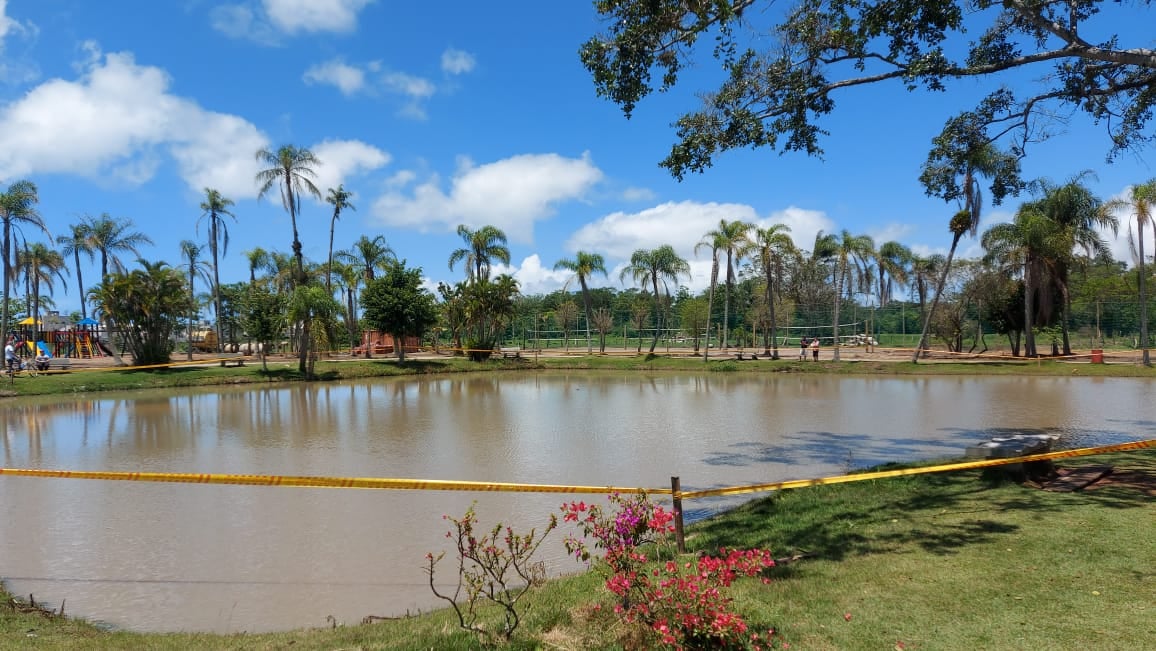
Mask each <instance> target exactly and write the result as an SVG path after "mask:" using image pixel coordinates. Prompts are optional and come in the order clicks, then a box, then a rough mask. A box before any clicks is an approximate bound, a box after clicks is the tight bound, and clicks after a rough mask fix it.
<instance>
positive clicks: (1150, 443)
mask: <svg viewBox="0 0 1156 651" xmlns="http://www.w3.org/2000/svg"><path fill="white" fill-rule="evenodd" d="M1150 447H1156V439H1149V440H1146V441H1135V442H1132V443H1121V444H1118V445H1105V446H1101V447H1096V448H1079V449H1076V450H1063V451H1061V452H1045V453H1042V454H1031V455H1027V456H1023V457H1011V458H1007V459H984V460H983V461H964V462H961V463H949V464H944V465H939V466H926V467H923V468H903V469H901V470H880V471H877V472H864V473H860V474H857V475H838V476H835V477H824V478H822V479H795V480H791V481H780V482H775V483H773V484H754V485H751V486H735V487H732V488H715V489H711V490H702V491H686V492H683V493H682V494H681V497H682V499H684V500H693V499H698V498H701V497H718V496H721V495H742V494H745V493H761V492H765V491H775V490H787V489H791V488H806V487H808V486H822V485H825V484H845V483H847V482H853V481H867V480H869V479H887V478H889V477H905V476H907V475H925V474H928V473H933V472H951V471H953V470H972V469H975V468H990V467H993V466H1002V465H1006V464H1009V463H1025V462H1029V461H1047V460H1050V459H1067V458H1070V457H1084V456H1089V455H1093V454H1106V453H1108V452H1124V451H1127V450H1140V449H1143V448H1150Z"/></svg>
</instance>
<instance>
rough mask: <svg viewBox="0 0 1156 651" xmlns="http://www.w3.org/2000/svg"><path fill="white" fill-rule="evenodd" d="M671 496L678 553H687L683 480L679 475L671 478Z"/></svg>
mask: <svg viewBox="0 0 1156 651" xmlns="http://www.w3.org/2000/svg"><path fill="white" fill-rule="evenodd" d="M670 496H671V497H672V498H674V540H675V542H676V543H677V544H678V553H680V554H685V553H686V537H685V535H684V534H683V529H682V481H681V480H679V478H678V477H671V478H670Z"/></svg>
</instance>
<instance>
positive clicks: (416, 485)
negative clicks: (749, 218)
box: [0, 439, 1156, 500]
mask: <svg viewBox="0 0 1156 651" xmlns="http://www.w3.org/2000/svg"><path fill="white" fill-rule="evenodd" d="M1150 447H1156V439H1149V440H1145V441H1135V442H1132V443H1121V444H1118V445H1105V446H1100V447H1094V448H1080V449H1076V450H1064V451H1061V452H1046V453H1043V454H1032V455H1028V456H1023V457H1011V458H1007V459H985V460H982V461H965V462H961V463H950V464H943V465H938V466H926V467H922V468H903V469H900V470H881V471H877V472H865V473H860V474H856V475H837V476H834V477H823V478H819V479H795V480H790V481H781V482H774V483H770V484H753V485H750V486H732V487H729V488H715V489H709V490H701V491H682V492H680V493H679V494H678V495H677V497H680V498H681V499H684V500H693V499H699V498H703V497H720V496H724V495H743V494H748V493H761V492H766V491H774V490H787V489H792V488H806V487H808V486H822V485H826V484H843V483H848V482H854V481H867V480H871V479H887V478H890V477H905V476H908V475H924V474H928V473H934V472H951V471H955V470H973V469H977V468H989V467H994V466H1002V465H1007V464H1012V463H1025V462H1029V461H1047V460H1052V459H1066V458H1071V457H1083V456H1091V455H1095V454H1106V453H1109V452H1126V451H1128V450H1140V449H1144V448H1150ZM5 475H6V476H11V477H36V478H42V479H99V480H106V481H147V482H164V483H177V484H226V485H234V486H293V487H297V488H365V489H378V490H456V491H488V492H510V493H588V494H598V495H605V494H608V493H631V494H636V493H647V494H650V495H671V494H672V493H673V491H671V489H669V488H639V487H616V486H566V485H560V484H513V483H506V482H478V481H443V480H437V479H387V478H378V477H300V476H289V475H225V474H211V473H166V472H98V471H86V470H37V469H28V468H0V476H5Z"/></svg>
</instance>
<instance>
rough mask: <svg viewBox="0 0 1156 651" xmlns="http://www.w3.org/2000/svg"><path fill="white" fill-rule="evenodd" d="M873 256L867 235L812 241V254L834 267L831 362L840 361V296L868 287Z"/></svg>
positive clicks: (847, 233)
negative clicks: (831, 262)
mask: <svg viewBox="0 0 1156 651" xmlns="http://www.w3.org/2000/svg"><path fill="white" fill-rule="evenodd" d="M874 252H875V242H874V241H872V239H871V238H870V236H867V235H852V234H851V231H848V230H846V229H844V230H843V232H842V234H841V235H839V236H836V235H835V234H834V233H828V234H826V235H824V234H823V233H822V231H820V232H819V236H818V237H816V238H815V253H816V254H817V255H819V256H821V257H827V258H830V259H832V260H833V261H834V264H835V310H834V323H833V324H832V326H831V332H832V335H833V338H832V343H831V346H832V347H833V348H834V351H835V352H834V355H833V357H832V359H834V360H835V361H836V362H837V361H839V306H840V304H841V303H842V302H843V292H844V290H846V292H847V295H848V296H850V295H851V294H853V293H854V291H855V288H859V289H861V288H863V287H865V286H870V282H869V281H870V275H869V270H868V265H869V264H870V263H869V261H870V260H871V257H872V255H873V254H874Z"/></svg>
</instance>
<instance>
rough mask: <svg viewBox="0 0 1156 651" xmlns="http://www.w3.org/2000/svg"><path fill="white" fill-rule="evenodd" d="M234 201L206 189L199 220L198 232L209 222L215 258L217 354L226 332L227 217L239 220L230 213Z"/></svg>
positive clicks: (211, 252)
mask: <svg viewBox="0 0 1156 651" xmlns="http://www.w3.org/2000/svg"><path fill="white" fill-rule="evenodd" d="M232 205H233V200H232V199H229V198H227V197H224V196H222V195H221V193H220V192H218V191H216V190H214V189H212V188H205V200H204V201H202V202H201V217H200V219H198V220H197V226H198V230H199V228H200V223H201V220H206V219H207V220H208V222H209V224H208V231H209V255H211V256H212V258H213V287H212V289H213V312H214V314H216V315H217V352H220V351H221V346H222V345H223V344H224V343H225V339H224V331H223V330H222V329H221V271H220V270H221V256H224V255H226V254H228V253H229V227H228V224H227V222H225V217H230V218H232V219H233V221H236V220H237V217H236V215H234V214H233V213H231V212H229V206H232Z"/></svg>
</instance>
